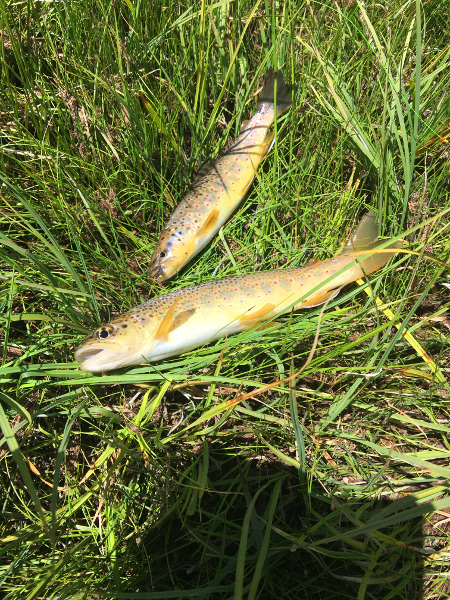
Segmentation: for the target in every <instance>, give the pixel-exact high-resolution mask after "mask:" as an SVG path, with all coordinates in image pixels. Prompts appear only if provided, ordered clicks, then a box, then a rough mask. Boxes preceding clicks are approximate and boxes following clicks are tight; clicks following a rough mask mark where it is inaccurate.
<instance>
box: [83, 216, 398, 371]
mask: <svg viewBox="0 0 450 600" xmlns="http://www.w3.org/2000/svg"><path fill="white" fill-rule="evenodd" d="M377 231H378V230H377V226H376V222H375V213H368V214H367V215H366V216H365V217H363V219H362V220H361V222H360V224H359V225H358V227H357V228H356V229H355V231H354V233H353V235H352V236H351V238H350V240H349V242H348V243H347V245H346V246H345V247H344V249H343V251H342V252H341V253H340V254H339V255H338V256H336V257H335V258H330V259H328V260H324V261H323V262H317V263H314V264H307V265H305V266H304V267H294V268H290V269H283V270H281V269H280V270H275V271H265V272H264V271H263V272H260V273H251V274H248V275H238V276H236V277H227V278H225V279H219V280H216V281H208V282H205V283H201V284H200V285H195V286H192V287H187V288H184V289H180V290H175V291H173V292H170V293H169V294H165V295H163V296H160V297H158V298H152V299H151V300H148V301H147V302H144V304H141V305H140V306H138V307H137V308H134V309H133V310H130V311H128V312H126V313H125V314H123V315H122V316H120V317H117V318H115V319H113V320H112V321H111V322H110V323H108V324H107V325H102V326H101V327H99V328H98V329H97V330H96V331H94V332H93V333H92V334H91V335H90V336H89V337H87V338H86V339H85V340H84V341H83V342H82V343H81V345H80V346H79V348H78V349H77V351H76V352H75V359H76V360H78V361H79V362H80V363H81V365H80V369H81V370H82V371H109V370H110V369H117V368H119V367H125V366H127V365H138V364H142V363H145V362H148V361H155V360H162V359H165V358H167V357H169V356H175V355H177V354H181V353H182V352H187V351H188V350H192V349H194V348H198V347H199V346H203V345H204V344H206V343H208V342H210V341H211V340H214V339H217V338H220V337H223V336H225V335H230V334H233V333H237V332H239V331H244V330H245V329H251V328H252V327H255V326H257V325H260V324H262V323H264V322H265V321H268V320H269V319H273V317H275V316H276V315H277V314H279V313H281V312H283V311H285V310H287V309H289V308H294V310H297V309H300V308H308V307H311V306H317V305H319V304H322V303H324V302H326V301H327V300H329V299H331V298H334V296H336V295H337V294H338V293H339V291H340V289H341V287H342V286H344V285H347V284H348V283H351V282H352V281H355V280H356V279H359V278H360V277H363V276H364V275H365V274H368V273H372V272H373V271H376V270H377V269H380V268H381V267H382V266H383V265H385V264H386V263H387V261H388V260H389V258H390V257H391V256H392V254H393V251H392V250H390V251H389V250H387V251H384V250H383V251H379V252H377V253H372V254H370V251H371V250H372V249H374V248H376V247H377V245H378V243H377V242H376V240H377ZM396 247H398V245H397V244H395V243H394V244H391V245H390V248H396ZM366 251H367V254H365V252H366ZM355 252H363V253H364V254H363V255H362V256H359V257H358V258H355V256H354V253H355ZM321 283H323V285H321V286H320V284H321ZM317 286H320V287H319V289H317V290H315V291H313V290H314V288H316V287H317ZM272 324H273V323H272ZM263 326H264V325H263Z"/></svg>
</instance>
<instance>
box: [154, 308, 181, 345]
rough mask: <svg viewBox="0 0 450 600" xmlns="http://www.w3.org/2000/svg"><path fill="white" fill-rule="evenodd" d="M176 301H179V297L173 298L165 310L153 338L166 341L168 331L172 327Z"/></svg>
mask: <svg viewBox="0 0 450 600" xmlns="http://www.w3.org/2000/svg"><path fill="white" fill-rule="evenodd" d="M178 301H179V298H177V299H176V300H175V302H174V303H173V304H172V306H171V307H170V308H169V310H168V311H167V313H166V316H165V317H164V319H163V320H162V321H161V325H160V326H159V327H158V329H157V331H156V333H155V340H159V341H166V340H167V338H168V337H169V333H170V332H171V331H172V329H173V324H174V317H175V309H176V307H177V304H178Z"/></svg>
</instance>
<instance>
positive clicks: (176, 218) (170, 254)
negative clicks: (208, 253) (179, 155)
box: [150, 70, 294, 281]
mask: <svg viewBox="0 0 450 600" xmlns="http://www.w3.org/2000/svg"><path fill="white" fill-rule="evenodd" d="M275 87H276V114H277V117H279V116H280V115H281V114H283V113H284V112H285V111H287V110H288V109H289V107H290V106H291V103H292V93H293V91H294V88H293V87H291V86H288V85H286V84H285V82H284V79H283V75H282V74H281V73H280V72H277V73H274V72H273V70H270V71H269V73H268V75H267V78H266V81H265V83H264V87H263V89H262V91H261V95H260V98H259V102H258V106H257V110H256V113H255V115H254V116H253V117H252V118H251V119H250V121H248V122H247V123H246V124H245V126H244V127H243V129H242V130H241V132H240V134H239V136H238V137H237V139H236V141H235V142H234V144H233V145H232V146H231V148H230V149H229V150H228V152H226V154H224V155H223V156H222V157H221V158H219V159H218V160H217V161H215V163H214V164H213V165H212V167H211V168H210V169H209V171H208V172H206V173H205V174H204V175H201V176H199V177H198V179H197V180H196V181H195V183H194V185H193V187H192V189H191V190H190V192H189V193H188V194H187V196H186V197H185V198H184V199H183V200H182V201H181V202H180V204H179V205H178V206H177V208H176V209H175V212H174V213H173V215H172V216H171V217H170V219H169V221H168V223H167V225H166V226H165V228H164V229H163V231H162V232H161V235H160V237H159V240H158V243H157V245H156V248H155V251H154V253H153V256H152V259H151V267H150V275H151V276H152V277H155V278H156V279H158V280H159V281H164V280H165V279H169V278H170V277H172V276H173V275H175V274H176V273H178V272H179V271H180V269H182V268H183V267H184V265H185V264H186V263H187V262H189V261H190V260H191V258H192V257H193V256H195V255H196V254H197V253H198V252H200V250H201V249H202V248H204V246H205V245H206V244H207V243H208V242H209V241H210V240H211V238H212V237H214V235H215V234H216V233H217V232H218V231H219V229H220V227H222V225H223V224H224V223H225V221H226V220H227V219H228V217H229V216H230V215H231V214H232V212H233V211H234V210H235V209H236V207H237V206H238V205H239V204H240V202H241V200H242V199H243V197H244V196H245V194H246V192H247V190H248V188H249V187H250V184H251V182H252V180H253V178H254V176H255V173H256V170H257V168H258V166H259V164H260V163H261V161H262V159H263V158H264V156H265V155H266V154H267V152H268V151H269V150H270V147H271V144H272V141H273V135H274V134H273V132H271V131H269V129H270V127H271V126H272V124H273V122H274V120H275V104H274V102H275V98H274V96H275Z"/></svg>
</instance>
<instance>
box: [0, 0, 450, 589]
mask: <svg viewBox="0 0 450 600" xmlns="http://www.w3.org/2000/svg"><path fill="white" fill-rule="evenodd" d="M0 22H1V32H2V44H1V45H0V52H1V61H2V66H3V68H2V73H1V83H2V86H1V89H0V126H1V145H2V152H1V153H0V161H1V172H0V186H1V187H0V191H1V198H2V200H1V211H0V261H1V271H0V292H1V295H0V302H1V306H2V312H1V315H0V319H1V327H2V336H3V349H2V366H1V378H0V400H1V404H0V427H1V430H2V436H3V437H2V440H1V454H0V457H1V467H2V479H1V496H0V498H1V501H2V504H1V507H2V517H3V518H2V520H1V521H0V523H1V540H2V544H1V547H0V556H1V563H0V564H1V570H0V581H1V584H0V586H1V588H2V590H3V594H4V596H5V597H6V598H10V599H13V598H14V599H15V598H20V599H25V598H26V599H27V600H31V599H33V598H59V599H64V598H70V599H72V598H89V599H91V598H92V599H94V598H105V599H106V598H117V599H119V598H123V599H127V600H128V599H131V598H141V599H151V598H152V599H157V598H211V599H217V598H224V599H225V598H235V599H237V600H239V599H241V598H242V599H243V598H245V599H254V598H261V599H265V598H283V599H298V598H329V599H335V598H349V599H350V598H352V599H354V598H357V599H358V600H360V599H361V600H362V599H364V598H367V599H369V598H377V599H381V598H383V599H386V600H387V599H390V598H392V599H394V598H395V599H397V598H404V599H408V600H410V599H411V598H426V599H431V598H436V597H442V598H443V597H450V592H449V591H448V586H447V579H448V568H447V565H448V560H449V541H448V533H447V531H448V527H447V525H448V524H447V520H448V510H449V507H450V495H449V493H448V492H449V488H448V483H447V480H448V478H449V475H450V469H449V468H448V459H449V456H450V454H449V443H448V436H449V433H450V429H449V426H448V401H449V391H450V390H449V372H450V363H449V348H448V344H449V337H450V320H449V317H448V310H449V306H450V296H449V283H450V282H449V271H448V267H446V266H445V263H448V262H449V260H450V243H449V219H448V215H449V211H450V201H449V184H450V178H449V164H450V163H449V151H450V146H449V141H450V139H449V138H450V133H449V131H450V124H449V123H450V121H449V114H450V96H449V85H450V76H449V62H450V30H449V27H448V23H449V22H450V10H449V7H448V5H447V3H446V2H443V1H439V0H430V1H425V2H423V3H422V4H420V3H419V2H406V3H404V2H398V1H396V0H395V1H394V2H390V3H385V4H379V3H378V4H377V3H363V2H360V1H359V0H356V1H355V2H347V3H323V2H320V3H319V2H312V1H310V0H307V1H306V2H297V3H296V2H293V1H291V0H287V1H286V2H284V3H276V2H268V1H266V0H259V1H258V0H257V1H256V2H254V3H248V2H245V1H239V2H230V1H228V0H219V1H218V2H210V3H208V2H207V1H206V0H202V1H200V2H197V3H194V4H192V3H180V2H177V3H173V2H166V3H158V2H153V3H146V2H141V1H140V0H136V1H134V2H133V1H129V0H127V1H126V2H123V3H113V2H104V1H103V0H94V1H93V2H92V1H91V2H85V1H84V0H80V2H77V3H75V2H36V3H34V2H18V3H8V4H7V3H5V2H4V1H2V2H0ZM269 66H273V67H274V68H275V69H277V68H281V69H282V70H283V73H284V75H285V77H286V79H287V80H290V81H292V82H294V83H296V84H297V85H298V88H299V89H298V93H297V95H296V98H295V103H294V106H293V107H292V109H291V111H290V112H289V113H288V114H287V115H286V116H283V117H282V118H281V119H280V120H279V121H278V122H277V123H276V144H275V146H274V150H273V151H272V153H271V154H270V155H269V156H268V158H267V159H266V160H265V162H264V165H263V167H262V168H261V169H260V171H259V173H258V175H257V177H256V180H255V183H254V184H253V186H252V188H251V190H250V193H249V194H248V196H247V198H246V200H245V201H244V203H243V205H242V206H241V208H240V209H239V210H238V211H237V213H236V215H234V217H233V218H232V219H231V220H230V222H229V223H228V224H227V225H226V226H225V227H224V228H223V230H222V231H221V232H220V234H219V235H218V236H217V238H216V239H215V240H214V241H213V242H212V243H211V244H210V246H209V247H208V248H207V249H205V251H204V252H202V253H201V254H200V255H199V256H198V257H196V259H195V260H194V261H193V262H192V263H191V264H190V265H188V266H187V267H186V268H185V269H184V271H183V272H182V274H181V275H180V276H179V277H178V278H177V279H175V280H173V281H170V282H168V283H167V284H165V285H164V286H160V285H158V284H156V283H155V282H154V281H152V280H150V279H149V277H148V268H149V257H150V256H151V252H152V249H153V247H154V245H155V243H156V240H157V237H158V234H159V231H160V229H161V227H162V226H163V224H164V222H165V221H166V219H167V217H168V216H169V215H170V213H171V212H172V210H173V208H174V207H175V206H176V204H177V202H178V200H179V199H180V198H181V197H182V196H183V194H184V193H185V192H186V191H187V189H188V188H189V185H190V183H191V182H192V179H193V177H194V175H195V172H196V171H197V170H198V168H199V166H200V165H201V164H202V163H203V162H204V161H205V160H206V159H208V158H211V157H212V158H214V157H215V156H217V155H218V154H220V153H221V152H223V151H224V149H225V148H226V147H227V144H229V143H230V141H231V140H232V139H233V138H234V137H235V136H236V135H237V133H238V132H239V129H240V125H241V123H242V121H243V120H244V119H246V118H248V117H249V115H251V114H252V111H254V110H255V106H256V92H257V89H258V87H259V85H260V84H261V82H262V80H263V75H264V73H265V72H266V71H267V69H268V68H269ZM368 208H372V209H374V210H376V211H377V213H378V215H379V220H380V234H382V235H385V236H389V237H393V236H397V237H399V238H403V239H405V240H406V241H407V242H408V246H405V248H406V249H408V250H411V251H412V254H403V255H401V256H400V255H399V256H398V257H396V258H394V259H393V260H392V261H390V263H389V264H388V265H387V266H386V267H385V268H384V269H382V270H381V271H379V272H377V273H374V274H373V275H372V276H370V278H368V279H367V280H365V281H361V282H359V284H355V285H354V286H349V287H347V288H345V289H344V290H343V291H342V292H341V294H340V295H339V296H338V297H337V298H336V299H334V300H333V301H332V302H331V303H330V304H329V305H328V306H327V307H326V308H325V310H324V311H323V310H322V308H321V307H318V308H313V309H310V310H308V311H306V312H302V313H294V314H289V315H285V316H284V317H283V318H282V319H281V320H280V323H279V325H278V326H277V327H275V328H271V329H268V330H258V329H256V330H252V331H249V332H244V333H242V334H239V335H236V336H233V337H231V338H229V339H226V340H219V341H218V342H216V343H212V344H210V345H208V346H207V347H204V348H200V349H198V350H195V351H192V352H190V353H187V354H184V355H182V356H180V357H176V358H173V359H170V360H165V361H162V363H158V364H150V365H145V366H139V367H133V368H128V369H123V370H120V371H115V372H110V373H108V374H106V375H104V376H102V375H94V374H89V373H82V372H80V371H79V370H78V365H77V364H76V363H75V362H74V361H73V351H74V347H75V346H76V344H77V343H79V341H80V340H81V339H82V337H83V335H85V334H86V333H88V332H90V331H91V330H92V329H93V328H94V327H96V326H97V325H98V324H99V323H100V322H102V321H103V322H104V321H107V320H108V319H109V318H110V317H111V315H113V314H119V313H120V312H122V311H124V310H126V309H128V308H131V307H132V306H135V305H136V304H138V303H140V302H141V301H142V300H144V299H146V298H148V297H151V296H154V295H158V294H161V293H164V292H165V291H166V290H171V289H175V288H178V287H181V286H186V285H191V284H195V283H198V282H200V281H204V280H206V279H210V278H212V277H219V276H227V275H231V274H238V273H246V272H249V271H251V270H263V269H271V268H275V267H279V266H289V265H295V264H302V263H305V262H307V261H308V260H310V259H313V258H314V259H324V258H328V257H330V256H333V255H334V254H335V253H336V252H337V251H338V249H339V246H340V245H341V244H342V243H343V242H344V241H345V240H346V238H347V236H348V235H349V232H350V231H351V229H352V228H353V226H354V224H355V223H356V222H357V220H358V218H359V216H360V215H361V214H362V213H363V212H364V211H366V210H367V209H368ZM435 259H437V261H441V262H436V260H435ZM315 340H316V341H317V347H316V348H315V352H313V353H311V348H312V346H313V343H314V341H315ZM300 371H301V373H300V374H298V373H299V372H300ZM296 374H297V375H296Z"/></svg>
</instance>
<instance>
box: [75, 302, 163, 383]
mask: <svg viewBox="0 0 450 600" xmlns="http://www.w3.org/2000/svg"><path fill="white" fill-rule="evenodd" d="M157 328H158V323H157V321H156V320H154V319H152V318H151V315H150V316H149V315H145V314H144V315H142V314H138V313H133V311H131V312H130V313H125V314H124V315H122V316H121V317H118V318H117V319H114V320H113V321H111V322H110V323H107V324H105V325H102V326H101V327H99V328H98V329H96V330H95V331H93V332H92V333H91V334H90V335H89V336H88V337H87V338H85V339H84V340H83V341H82V342H81V344H80V345H79V346H78V348H77V349H76V351H75V360H77V361H79V362H80V363H81V365H80V369H81V370H82V371H90V372H100V371H110V370H111V369H118V368H120V367H125V366H130V365H139V364H142V363H144V362H145V356H146V355H147V354H148V353H149V352H150V351H151V349H152V348H153V346H154V344H155V336H154V334H155V332H156V330H157Z"/></svg>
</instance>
